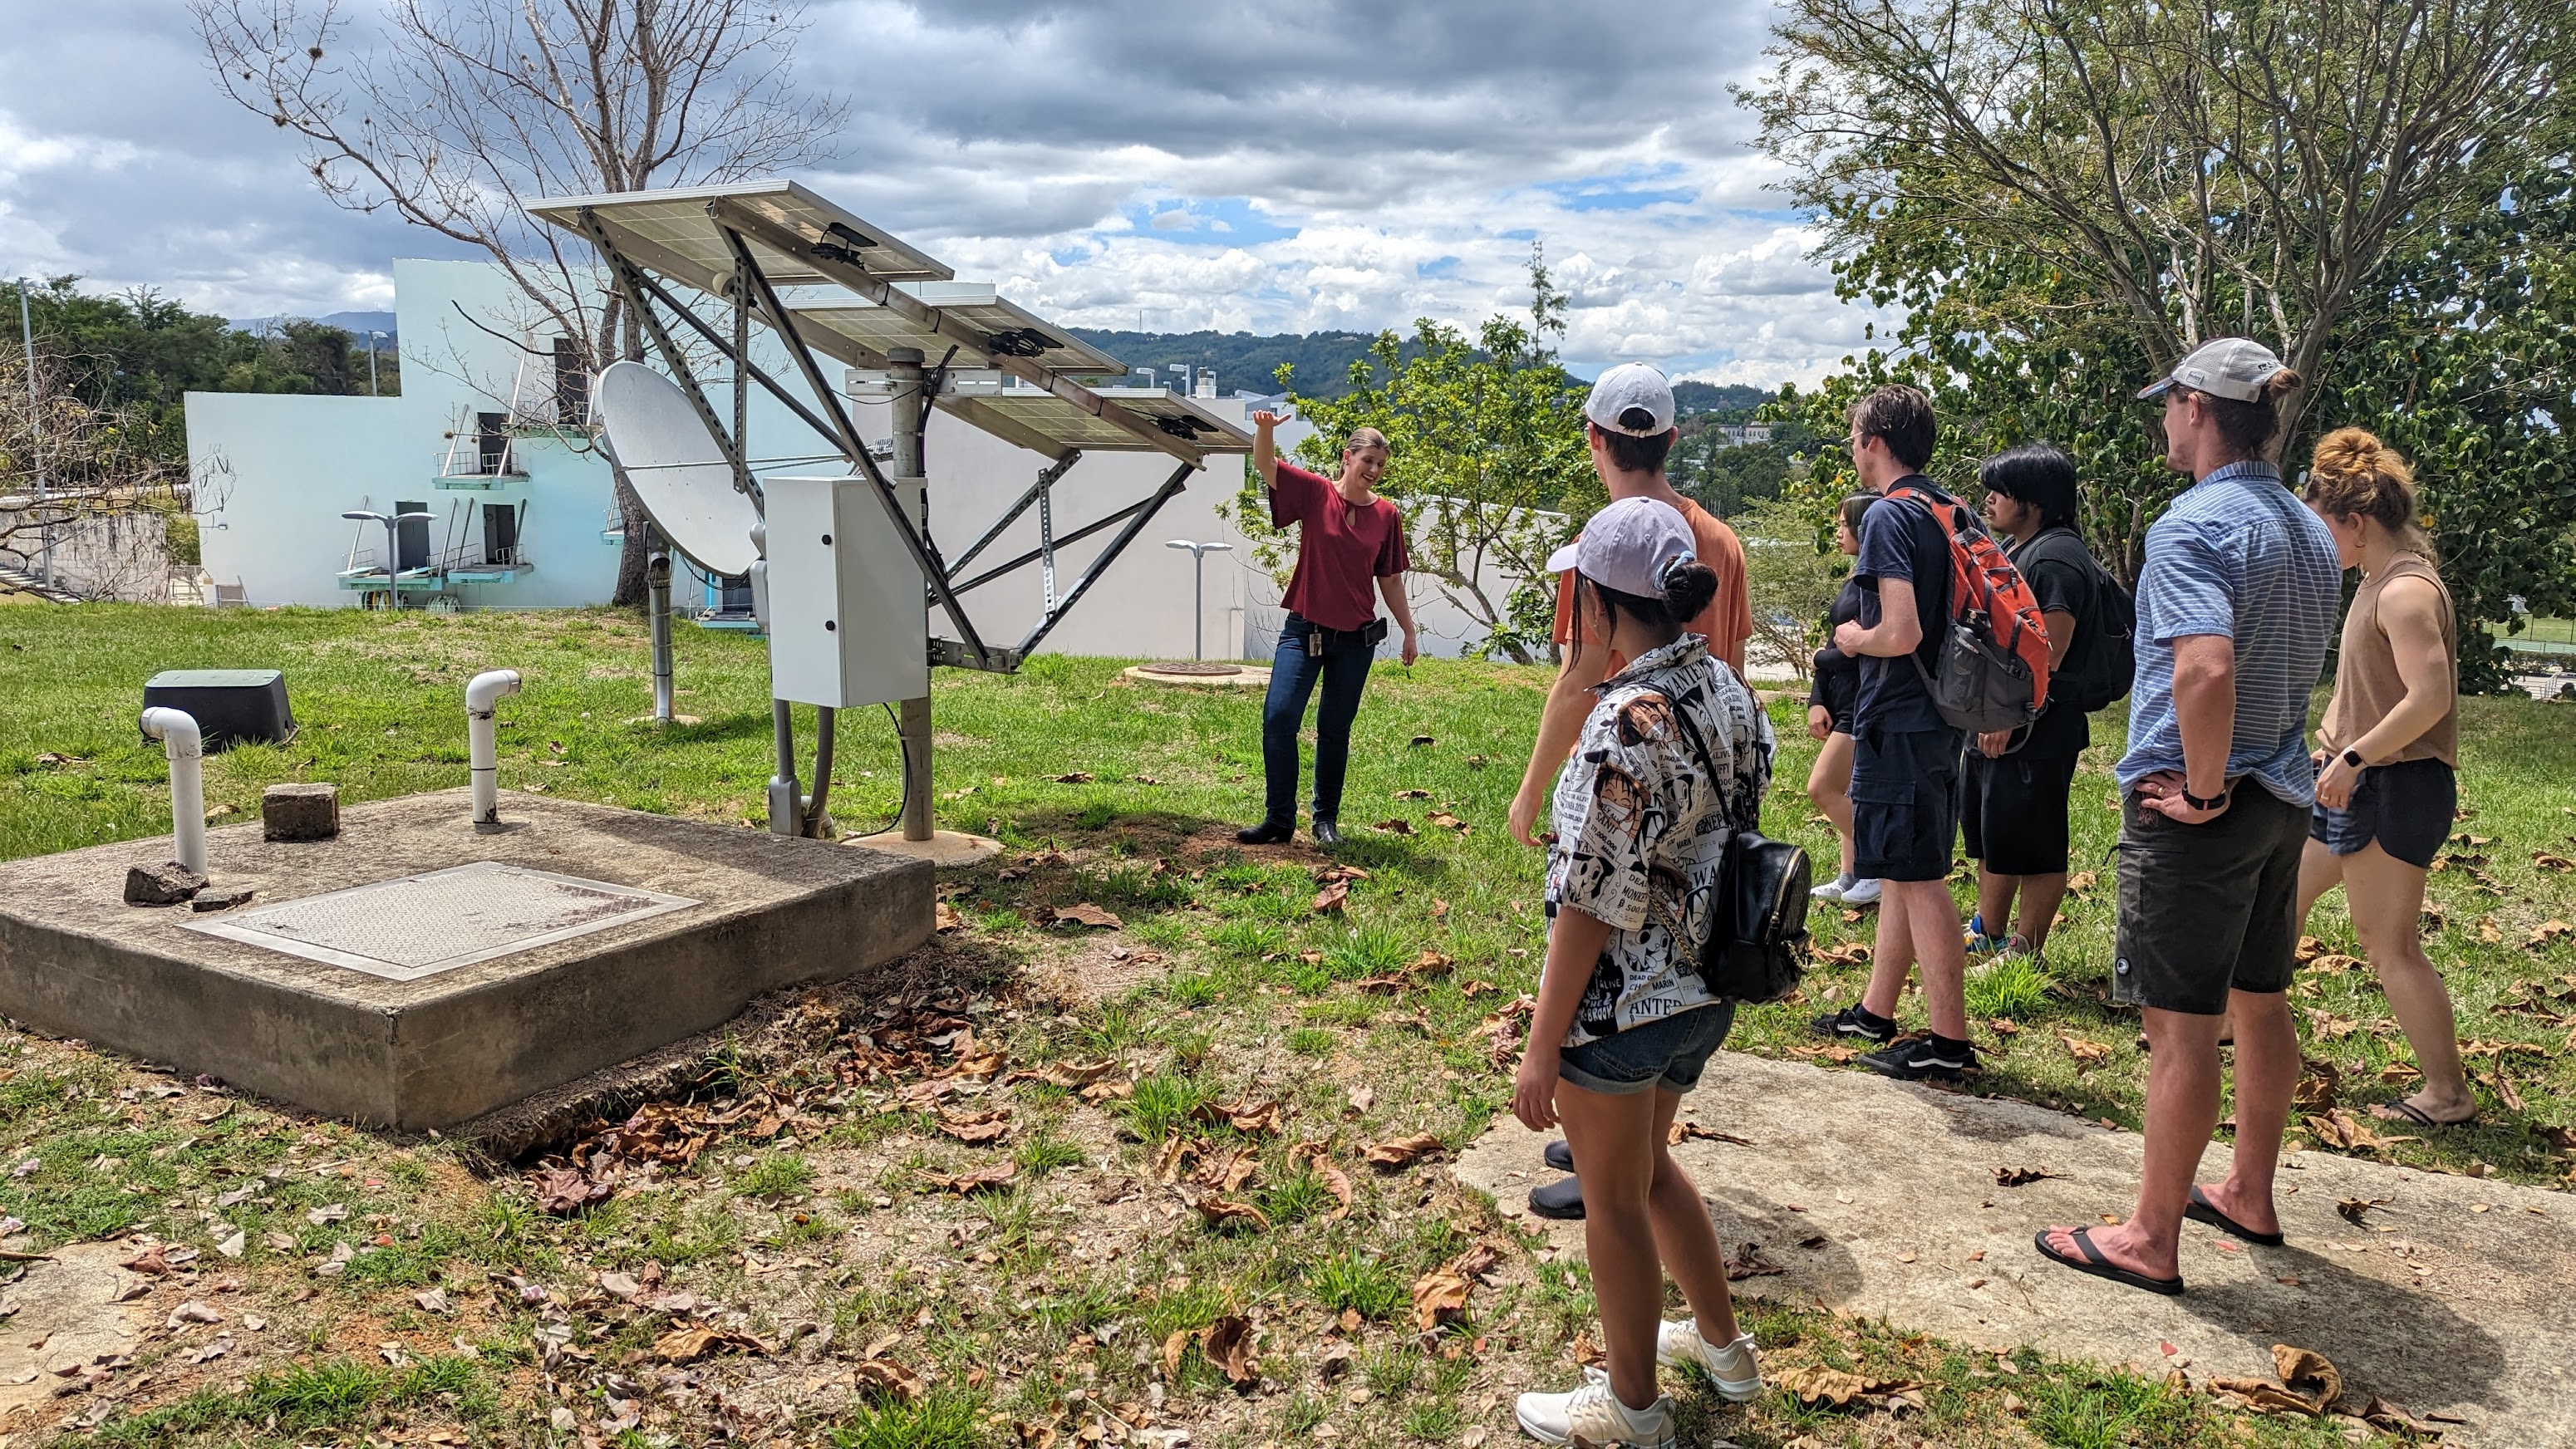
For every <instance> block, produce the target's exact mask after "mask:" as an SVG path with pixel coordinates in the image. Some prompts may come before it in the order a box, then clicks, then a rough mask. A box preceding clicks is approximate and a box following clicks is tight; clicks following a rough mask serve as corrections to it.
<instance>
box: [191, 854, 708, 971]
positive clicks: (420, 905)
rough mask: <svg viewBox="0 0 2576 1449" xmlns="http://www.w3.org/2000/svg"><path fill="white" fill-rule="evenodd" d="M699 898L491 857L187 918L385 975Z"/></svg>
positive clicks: (519, 947) (456, 962)
mask: <svg viewBox="0 0 2576 1449" xmlns="http://www.w3.org/2000/svg"><path fill="white" fill-rule="evenodd" d="M696 904H698V902H696V901H693V900H690V899H688V898H686V897H684V896H666V895H663V894H661V893H659V892H657V891H646V890H637V889H635V888H634V887H632V886H621V885H610V884H609V883H608V882H606V881H597V880H583V879H581V878H580V877H578V876H569V875H556V874H554V873H553V872H552V871H543V870H527V869H524V868H522V867H519V866H515V865H502V864H499V863H498V862H495V861H488V860H487V861H478V862H476V863H475V864H473V865H460V866H456V867H454V868H453V869H449V870H434V871H431V872H429V873H428V874H426V875H413V876H405V877H403V878H402V879H400V880H389V881H384V882H381V883H379V884H376V885H368V886H353V887H351V888H350V889H348V890H344V891H331V892H329V893H327V894H324V895H318V896H306V897H305V898H304V899H302V900H295V901H283V902H280V903H279V904H277V905H273V906H263V907H261V908H259V909H257V910H252V911H244V912H242V913H240V914H238V915H234V916H228V917H225V918H224V919H222V920H214V921H190V922H188V923H187V926H188V929H189V930H192V931H203V932H205V933H206V934H207V935H210V936H223V937H227V938H229V939H231V940H235V941H245V942H248V943H249V944H251V945H253V946H265V947H267V948H268V949H270V950H272V951H284V952H286V953H287V954H288V955H290V956H302V957H305V958H306V959H308V960H313V961H325V962H328V963H330V964H331V965H334V966H346V967H348V968H349V969H350V970H352V971H364V972H366V973H367V974H368V975H370V976H381V977H384V978H385V979H386V980H388V981H417V980H419V979H420V978H421V977H423V976H434V975H436V974H438V973H439V972H441V971H452V970H455V969H456V968H457V967H459V966H471V965H473V964H474V963H475V962H477V961H489V960H491V959H492V958H493V957H495V956H507V955H509V954H510V953H511V952H513V951H524V950H527V949H528V948H529V947H531V946H542V945H544V944H546V943H547V942H549V941H561V940H564V939H566V938H568V937H572V936H579V935H583V934H585V933H587V932H591V931H597V930H604V929H606V928H607V927H610V926H615V925H622V924H624V923H626V922H628V921H640V920H643V919H644V918H646V917H648V916H658V915H661V914H663V913H665V912H668V911H676V910H682V909H685V908H687V907H689V906H694V905H696Z"/></svg>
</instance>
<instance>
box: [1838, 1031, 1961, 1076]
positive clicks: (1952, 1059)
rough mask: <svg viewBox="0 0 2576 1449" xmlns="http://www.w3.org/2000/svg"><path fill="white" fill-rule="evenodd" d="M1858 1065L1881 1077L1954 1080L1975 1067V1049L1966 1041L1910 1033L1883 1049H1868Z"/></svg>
mask: <svg viewBox="0 0 2576 1449" xmlns="http://www.w3.org/2000/svg"><path fill="white" fill-rule="evenodd" d="M1860 1062H1861V1065H1862V1066H1865V1067H1867V1068H1869V1069H1870V1070H1871V1071H1873V1072H1876V1073H1878V1074H1879V1075H1880V1076H1882V1077H1894V1078H1896V1079H1897V1080H1899V1081H1905V1082H1924V1081H1931V1082H1956V1081H1962V1080H1965V1079H1966V1077H1967V1075H1968V1073H1970V1072H1973V1071H1975V1070H1976V1069H1977V1049H1976V1048H1975V1047H1973V1046H1971V1045H1969V1044H1968V1043H1966V1042H1945V1041H1942V1040H1941V1039H1940V1038H1938V1037H1933V1036H1920V1037H1909V1038H1907V1039H1906V1040H1904V1041H1901V1042H1898V1043H1897V1044H1896V1045H1894V1046H1891V1047H1889V1048H1887V1049H1886V1050H1884V1051H1875V1052H1871V1053H1869V1054H1868V1055H1866V1056H1864V1057H1862V1058H1861V1059H1860Z"/></svg>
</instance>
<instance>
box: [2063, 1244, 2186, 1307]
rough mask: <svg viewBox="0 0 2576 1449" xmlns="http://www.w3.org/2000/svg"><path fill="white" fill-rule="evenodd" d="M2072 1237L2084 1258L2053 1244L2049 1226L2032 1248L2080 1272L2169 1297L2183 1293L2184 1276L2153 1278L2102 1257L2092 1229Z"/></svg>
mask: <svg viewBox="0 0 2576 1449" xmlns="http://www.w3.org/2000/svg"><path fill="white" fill-rule="evenodd" d="M2068 1236H2069V1237H2071V1238H2073V1239H2074V1240H2075V1246H2076V1247H2077V1248H2078V1249H2080V1250H2081V1251H2082V1252H2083V1254H2084V1256H2083V1257H2081V1258H2070V1257H2068V1256H2066V1255H2065V1254H2064V1253H2061V1252H2059V1251H2057V1250H2056V1249H2055V1248H2052V1247H2050V1246H2049V1245H2048V1229H2046V1228H2042V1229H2040V1230H2039V1231H2038V1232H2036V1233H2033V1234H2031V1236H2030V1243H2031V1246H2032V1247H2034V1248H2037V1249H2039V1255H2040V1256H2041V1257H2043V1258H2046V1259H2047V1260H2048V1261H2050V1262H2052V1263H2058V1264H2062V1265H2064V1266H2066V1267H2069V1268H2072V1269H2074V1270H2075V1271H2076V1272H2078V1273H2090V1274H2092V1275H2093V1276H2094V1277H2096V1278H2108V1279H2110V1280H2111V1281H2112V1282H2114V1283H2125V1284H2127V1285H2129V1286H2130V1287H2132V1288H2144V1289H2146V1290H2147V1291H2148V1292H2150V1293H2162V1294H2164V1295H2165V1296H2166V1297H2168V1298H2171V1297H2173V1296H2174V1295H2175V1294H2178V1293H2180V1292H2182V1279H2180V1278H2178V1277H2177V1278H2150V1277H2148V1276H2147V1275H2146V1274H2144V1273H2133V1272H2131V1271H2129V1270H2128V1269H2126V1268H2123V1267H2121V1266H2120V1265H2119V1264H2117V1263H2114V1262H2112V1261H2111V1260H2110V1259H2108V1258H2106V1257H2104V1256H2102V1250H2101V1249H2100V1248H2097V1247H2094V1246H2093V1230H2092V1229H2091V1228H2077V1229H2076V1230H2075V1231H2074V1232H2072V1233H2070V1234H2068Z"/></svg>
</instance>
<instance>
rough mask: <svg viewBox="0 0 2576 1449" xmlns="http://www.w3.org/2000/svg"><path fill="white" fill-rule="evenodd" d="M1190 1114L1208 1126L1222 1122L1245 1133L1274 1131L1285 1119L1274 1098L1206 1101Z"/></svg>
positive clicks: (1282, 1110) (1284, 1113) (1285, 1115)
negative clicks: (1264, 1100)
mask: <svg viewBox="0 0 2576 1449" xmlns="http://www.w3.org/2000/svg"><path fill="white" fill-rule="evenodd" d="M1192 1115H1194V1116H1196V1117H1197V1118H1198V1119H1199V1120H1200V1121H1202V1122H1205V1123H1208V1124H1209V1125H1210V1126H1215V1125H1218V1124H1220V1123H1221V1124H1223V1125H1225V1126H1228V1127H1231V1128H1233V1129H1234V1130H1235V1131H1237V1132H1241V1133H1245V1134H1247V1135H1249V1134H1254V1133H1275V1132H1277V1131H1278V1130H1279V1129H1280V1127H1281V1125H1282V1124H1283V1123H1284V1122H1285V1121H1286V1120H1287V1114H1286V1111H1285V1110H1284V1109H1283V1108H1282V1107H1281V1106H1280V1105H1279V1103H1278V1102H1277V1101H1275V1100H1273V1101H1268V1102H1208V1103H1204V1104H1202V1105H1201V1106H1200V1107H1199V1109H1198V1111H1197V1112H1195V1113H1193V1114H1192Z"/></svg>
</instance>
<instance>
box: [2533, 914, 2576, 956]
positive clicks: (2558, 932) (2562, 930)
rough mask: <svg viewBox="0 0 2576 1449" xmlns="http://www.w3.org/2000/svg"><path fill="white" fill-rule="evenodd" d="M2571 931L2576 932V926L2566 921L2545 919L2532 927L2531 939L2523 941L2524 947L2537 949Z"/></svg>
mask: <svg viewBox="0 0 2576 1449" xmlns="http://www.w3.org/2000/svg"><path fill="white" fill-rule="evenodd" d="M2570 932H2576V926H2571V925H2569V924H2567V923H2566V922H2565V921H2543V922H2541V923H2540V924H2539V925H2537V926H2534V927H2532V929H2531V939H2530V940H2527V941H2525V942H2523V943H2522V948H2523V949H2524V950H2526V951H2537V950H2539V949H2541V948H2542V947H2544V946H2547V945H2548V944H2549V943H2550V942H2552V941H2555V940H2557V939H2558V938H2559V937H2561V936H2564V935H2567V934H2569V933H2570Z"/></svg>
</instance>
